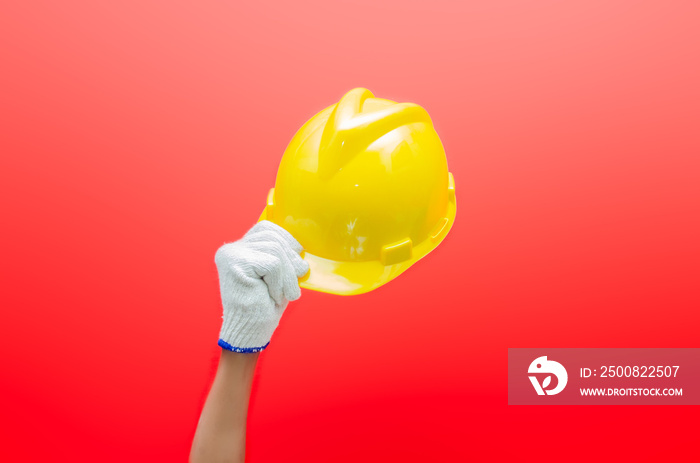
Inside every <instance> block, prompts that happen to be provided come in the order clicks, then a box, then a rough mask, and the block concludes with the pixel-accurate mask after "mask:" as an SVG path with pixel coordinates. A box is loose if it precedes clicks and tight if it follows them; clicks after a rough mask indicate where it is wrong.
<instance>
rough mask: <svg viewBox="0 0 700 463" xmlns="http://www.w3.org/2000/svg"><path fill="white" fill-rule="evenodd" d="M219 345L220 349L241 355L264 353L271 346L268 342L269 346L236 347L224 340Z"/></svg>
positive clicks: (220, 340)
mask: <svg viewBox="0 0 700 463" xmlns="http://www.w3.org/2000/svg"><path fill="white" fill-rule="evenodd" d="M218 344H219V347H221V348H223V349H226V350H230V351H231V352H237V353H239V354H254V353H255V352H262V351H263V350H265V348H266V347H267V346H268V345H269V344H270V341H267V344H265V345H264V346H261V347H235V346H232V345H231V344H229V343H227V342H226V341H224V340H223V339H219V342H218Z"/></svg>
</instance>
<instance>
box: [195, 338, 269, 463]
mask: <svg viewBox="0 0 700 463" xmlns="http://www.w3.org/2000/svg"><path fill="white" fill-rule="evenodd" d="M258 355H260V354H259V353H249V354H240V353H236V352H232V351H229V350H226V349H222V350H221V358H220V359H219V367H218V370H217V372H216V377H215V378H214V384H213V385H212V387H211V390H210V391H209V396H208V397H207V400H206V402H205V403H204V409H203V410H202V415H201V417H200V418H199V425H198V426H197V431H196V433H195V435H194V440H193V442H192V450H191V452H190V461H191V462H192V463H199V462H232V463H233V462H236V463H238V462H243V461H245V437H246V419H247V415H248V401H249V399H250V389H251V385H252V383H253V374H254V372H255V365H256V364H257V361H258Z"/></svg>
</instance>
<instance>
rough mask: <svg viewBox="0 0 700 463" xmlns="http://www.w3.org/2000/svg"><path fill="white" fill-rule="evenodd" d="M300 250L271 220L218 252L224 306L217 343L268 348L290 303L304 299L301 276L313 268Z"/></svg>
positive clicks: (229, 346) (257, 349)
mask: <svg viewBox="0 0 700 463" xmlns="http://www.w3.org/2000/svg"><path fill="white" fill-rule="evenodd" d="M301 251H302V247H301V245H300V244H299V243H298V242H297V240H295V239H294V237H293V236H292V235H290V234H289V232H288V231H286V230H285V229H283V228H282V227H280V226H278V225H275V224H274V223H272V222H269V221H267V220H263V221H261V222H258V223H257V224H255V226H253V228H251V229H250V230H249V231H248V233H246V234H245V236H244V237H243V238H241V239H240V240H238V241H236V242H234V243H228V244H224V245H223V246H222V247H220V248H219V250H218V251H216V256H215V261H216V267H217V268H218V270H219V284H220V287H221V301H222V302H223V306H224V315H223V319H224V321H223V324H222V326H221V333H220V335H219V346H221V347H223V348H224V349H228V350H231V351H233V352H245V353H250V352H260V351H262V350H263V349H265V348H266V347H267V345H268V344H269V343H270V338H271V337H272V333H273V332H274V331H275V329H276V328H277V325H278V324H279V321H280V318H281V317H282V313H283V312H284V309H285V308H286V307H287V303H288V302H289V301H294V300H297V299H299V297H301V290H300V289H299V280H298V278H300V277H302V276H304V275H305V274H306V272H308V270H309V264H307V263H306V262H305V261H304V260H303V259H302V258H301V256H300V253H301Z"/></svg>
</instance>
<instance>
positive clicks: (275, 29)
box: [0, 0, 700, 462]
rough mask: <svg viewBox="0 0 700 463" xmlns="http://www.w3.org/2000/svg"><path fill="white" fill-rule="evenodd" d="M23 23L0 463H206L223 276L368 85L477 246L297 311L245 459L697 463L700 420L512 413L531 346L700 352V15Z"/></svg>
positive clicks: (159, 15)
mask: <svg viewBox="0 0 700 463" xmlns="http://www.w3.org/2000/svg"><path fill="white" fill-rule="evenodd" d="M7 3H9V2H6V3H5V4H3V6H2V13H1V14H0V39H1V40H0V43H2V45H1V48H0V53H1V55H0V62H1V63H2V68H3V70H2V72H0V98H1V100H0V108H1V110H0V118H1V120H0V136H1V146H0V150H1V157H0V194H1V196H0V197H1V198H2V200H1V203H0V204H1V207H2V228H1V230H2V232H1V233H2V242H1V244H0V246H1V248H2V259H1V260H0V271H1V272H2V273H1V275H0V277H1V281H2V292H1V295H0V298H1V299H0V302H1V304H2V310H1V314H0V317H1V319H0V350H1V351H2V366H1V368H0V401H1V403H2V414H1V419H0V439H1V442H2V445H1V447H2V448H1V449H0V459H2V460H4V461H39V460H41V459H48V460H49V461H63V460H66V461H74V462H75V461H103V462H108V461H119V462H123V461H149V462H151V461H184V460H185V459H186V456H187V453H188V451H189V445H190V442H191V438H192V435H193V433H194V429H195V426H196V421H197V418H198V415H199V411H200V409H201V406H202V404H203V401H204V398H205V395H206V391H207V387H208V385H209V384H210V382H211V380H212V377H213V373H214V371H215V370H214V369H215V365H216V359H217V353H218V348H217V346H216V340H217V335H218V329H219V325H220V322H221V320H220V313H221V307H220V299H219V293H218V282H217V277H216V269H215V266H214V262H213V257H214V252H215V250H216V249H217V247H218V246H220V245H221V244H222V243H224V242H226V241H232V240H234V239H237V238H238V237H240V236H241V235H242V234H243V233H244V232H245V231H246V230H247V229H248V228H249V227H250V226H251V225H252V224H253V223H254V222H255V220H256V219H257V217H258V214H259V213H260V211H261V210H262V208H263V206H264V203H265V197H266V194H267V191H268V189H269V188H270V187H271V186H272V185H273V183H274V178H275V173H276V169H277V163H278V161H279V159H280V157H281V154H282V152H283V150H284V148H285V146H286V144H287V142H288V141H289V140H290V138H291V137H292V135H293V134H294V132H295V131H296V129H297V128H298V127H299V126H300V125H301V124H302V123H303V122H304V121H305V120H306V119H308V117H310V116H311V115H312V114H314V113H315V112H316V111H318V110H320V109H321V108H323V107H325V106H327V105H329V104H331V103H333V102H335V101H337V100H338V98H339V97H340V96H341V95H342V94H343V93H344V92H346V91H347V90H349V89H351V88H353V87H356V86H364V87H367V88H369V89H371V90H372V91H373V92H374V93H375V94H376V95H377V96H380V97H384V98H389V99H394V100H398V101H411V102H416V103H419V104H421V105H423V106H424V107H425V108H426V109H427V110H428V111H429V112H430V114H431V116H432V118H433V120H434V122H435V126H436V128H437V130H438V133H439V134H440V135H441V137H442V140H443V142H444V145H445V148H446V150H447V153H448V161H449V164H450V169H451V171H452V172H453V173H454V175H455V179H456V184H457V200H458V201H457V202H458V214H457V221H456V223H455V226H454V228H453V229H452V232H451V234H450V235H449V236H448V238H447V239H446V240H445V242H444V243H443V244H442V245H441V246H440V247H439V248H438V249H437V250H436V251H435V252H434V253H432V254H431V255H429V256H428V257H427V258H426V259H425V260H423V261H422V262H421V263H420V264H419V265H416V266H415V267H413V268H412V269H411V270H409V271H408V272H407V273H405V274H404V275H402V276H401V277H400V278H399V279H397V280H395V281H393V282H392V283H390V284H389V285H387V286H385V287H383V288H381V289H380V290H377V291H375V292H372V293H369V294H365V295H362V296H355V297H345V298H344V297H334V296H330V295H325V294H320V293H314V292H311V291H305V292H304V295H303V297H302V299H301V300H300V301H298V302H296V303H293V304H291V305H290V307H289V309H288V310H287V313H286V314H285V316H284V318H283V320H282V323H281V325H280V327H279V329H278V331H277V332H276V334H275V336H274V338H273V340H272V343H271V345H270V348H269V349H268V350H267V351H266V352H265V353H264V354H263V355H262V356H261V359H260V363H259V368H258V375H257V377H256V382H255V385H254V395H253V398H252V404H251V410H250V419H249V447H248V453H249V457H250V461H252V462H272V461H304V462H312V461H338V462H340V461H348V462H351V461H352V462H357V461H456V460H464V459H466V458H468V457H479V458H481V459H485V458H489V459H497V458H498V457H502V458H506V457H508V458H512V459H513V460H523V459H525V460H528V459H536V460H538V461H541V459H542V458H547V454H548V452H552V451H556V452H558V453H560V454H561V455H564V456H566V457H567V458H570V459H579V458H581V459H593V458H597V459H608V458H613V457H617V458H620V459H624V460H627V459H634V460H640V459H647V458H659V459H673V458H683V457H684V456H688V455H692V454H695V455H696V456H697V452H696V448H695V447H696V443H697V423H696V416H697V410H696V409H695V408H691V407H682V406H678V407H671V406H669V407H665V406H657V407H650V406H649V407H643V406H639V407H634V406H629V407H624V406H623V407H613V406H610V407H569V406H561V407H514V406H511V407H509V406H507V405H506V403H507V397H506V393H507V378H506V372H507V369H506V360H507V348H508V347H541V346H557V347H600V346H608V347H622V346H624V347H698V345H697V339H698V326H699V324H700V314H699V312H698V308H699V307H700V295H699V291H698V280H699V276H700V275H699V274H700V270H699V268H698V262H699V258H700V245H699V244H698V236H700V218H699V217H700V214H699V212H700V211H699V209H700V207H699V204H700V203H699V200H700V173H699V172H700V157H699V154H700V135H699V134H700V131H699V130H698V127H699V125H700V124H699V122H700V109H699V108H700V86H699V85H698V82H700V64H699V62H700V61H699V60H698V56H700V32H699V31H700V28H698V22H699V21H700V7H699V6H698V3H697V2H690V1H688V2H672V3H668V2H613V1H610V0H605V1H591V0H587V1H580V2H579V1H567V2H561V1H542V2H521V1H499V2H478V3H477V2H448V1H437V0H433V1H430V2H423V1H407V0H404V1H391V2H376V1H373V0H372V1H370V0H362V1H359V0H358V1H353V2H345V1H343V2H329V1H317V2H300V1H296V2H276V3H274V4H273V3H268V2H247V4H246V5H241V4H238V3H241V2H208V1H207V2H111V4H102V2H100V4H97V3H96V2H82V3H78V2H44V3H43V4H37V3H36V2H12V4H7ZM691 452H692V453H691Z"/></svg>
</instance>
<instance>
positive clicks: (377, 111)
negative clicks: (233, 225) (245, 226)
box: [260, 88, 456, 295]
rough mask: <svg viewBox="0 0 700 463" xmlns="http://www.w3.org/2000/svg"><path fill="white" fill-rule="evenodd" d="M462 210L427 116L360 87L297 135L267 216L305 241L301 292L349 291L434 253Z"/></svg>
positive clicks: (272, 193) (264, 215)
mask: <svg viewBox="0 0 700 463" xmlns="http://www.w3.org/2000/svg"><path fill="white" fill-rule="evenodd" d="M455 212H456V202H455V185H454V178H453V177H452V174H451V173H450V172H449V171H448V170H447V159H446V158H445V150H444V148H443V147H442V143H441V142H440V138H439V137H438V135H437V133H436V132H435V129H434V128H433V124H432V121H431V120H430V116H428V113H427V112H426V111H425V110H424V109H423V108H421V107H420V106H418V105H415V104H411V103H396V102H394V101H390V100H385V99H382V98H374V95H373V94H372V92H370V91H369V90H367V89H364V88H356V89H354V90H351V91H349V92H348V93H347V94H345V96H343V98H341V99H340V101H339V102H338V103H337V104H335V105H333V106H330V107H328V108H326V109H324V110H323V111H321V112H319V113H318V114H316V115H315V116H313V117H312V118H311V119H309V120H308V121H307V122H306V123H305V124H304V125H303V126H302V127H301V128H300V129H299V131H298V132H297V133H296V135H294V138H292V141H291V142H290V143H289V146H288V147H287V149H286V151H285V152H284V155H283V156H282V161H281V162H280V166H279V171H278V172H277V181H276V182H275V187H274V188H272V189H271V190H270V192H269V194H268V196H267V206H266V207H265V210H264V211H263V213H262V216H261V217H260V220H270V221H272V222H274V223H276V224H277V225H279V226H281V227H282V228H284V229H285V230H287V231H288V232H290V233H291V234H292V236H294V237H295V238H296V239H297V241H299V243H301V245H302V246H303V247H304V259H305V260H306V261H307V262H308V263H309V273H308V274H307V275H306V276H304V277H303V278H302V279H301V280H300V282H299V284H300V286H301V287H302V288H308V289H313V290H316V291H323V292H326V293H332V294H342V295H351V294H361V293H365V292H367V291H371V290H373V289H375V288H378V287H379V286H381V285H383V284H385V283H388V282H389V281H391V280H392V279H394V278H396V277H397V276H398V275H399V274H401V273H402V272H404V271H405V270H406V269H408V268H409V267H410V266H411V265H413V264H414V263H416V262H417V261H418V260H419V259H420V258H422V257H423V256H425V255H426V254H428V253H429V252H430V251H432V250H433V249H435V248H436V247H437V245H438V244H440V242H441V241H442V240H443V239H444V238H445V236H446V235H447V232H448V231H449V230H450V228H451V227H452V224H453V222H454V219H455Z"/></svg>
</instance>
